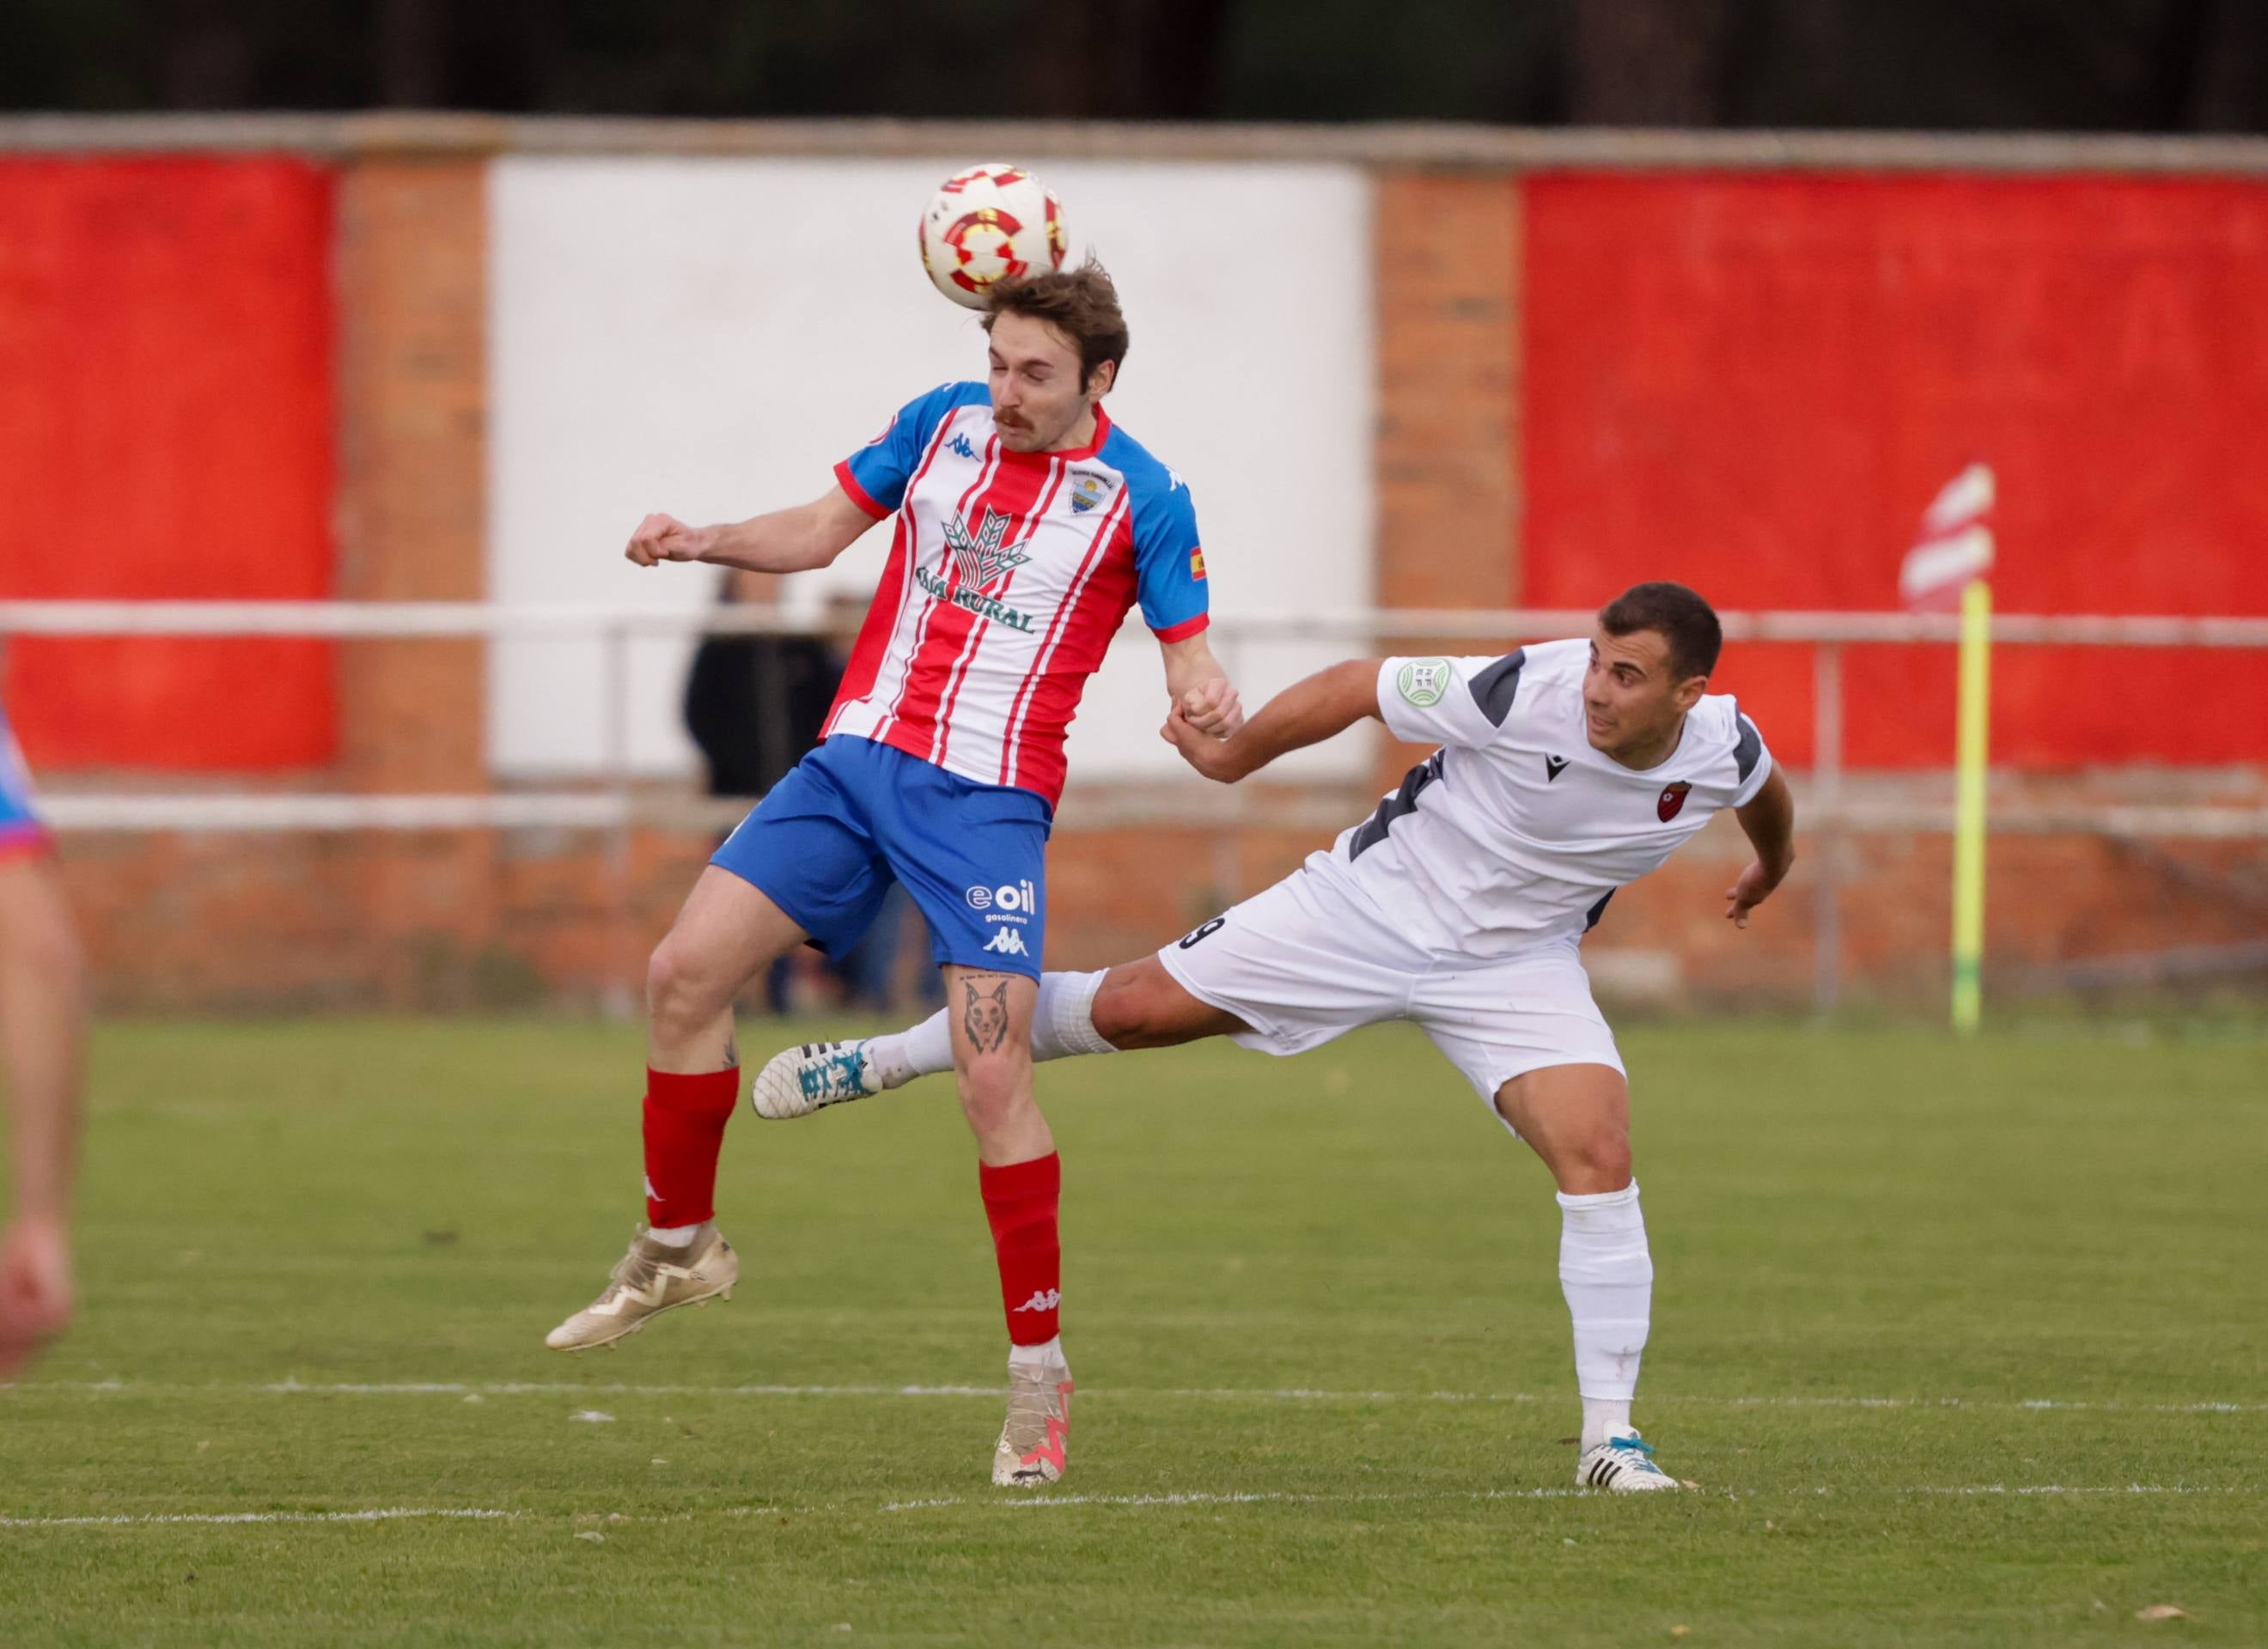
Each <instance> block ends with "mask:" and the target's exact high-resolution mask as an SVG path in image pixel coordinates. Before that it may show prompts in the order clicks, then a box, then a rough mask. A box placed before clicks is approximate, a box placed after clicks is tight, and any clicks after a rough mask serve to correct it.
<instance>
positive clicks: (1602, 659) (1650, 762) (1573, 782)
mask: <svg viewBox="0 0 2268 1649" xmlns="http://www.w3.org/2000/svg"><path fill="white" fill-rule="evenodd" d="M1720 644H1721V632H1720V630H1719V625H1718V622H1717V616H1716V615H1715V614H1714V613H1713V612H1712V611H1711V609H1710V607H1709V605H1708V603H1707V602H1705V600H1702V599H1701V597H1700V596H1698V595H1697V594H1695V593H1693V592H1692V591H1690V590H1688V589H1686V588H1685V587H1684V586H1683V585H1675V584H1642V585H1637V586H1635V587H1633V588H1631V589H1630V590H1628V591H1625V592H1624V593H1623V594H1622V595H1620V596H1619V597H1617V598H1616V600H1613V601H1611V602H1609V604H1608V605H1607V606H1606V607H1603V608H1602V609H1601V611H1600V614H1599V620H1598V626H1597V629H1596V631H1595V633H1594V635H1592V636H1591V637H1589V638H1588V639H1575V640H1569V641H1555V642H1549V643H1545V644H1540V645H1535V646H1528V647H1523V648H1521V649H1519V650H1517V651H1515V652H1510V653H1507V654H1506V655H1504V656H1503V657H1501V658H1494V659H1491V658H1434V659H1421V658H1394V659H1357V660H1352V661H1350V662H1348V663H1345V664H1340V665H1337V666H1332V667H1331V668H1330V669H1328V670H1325V671H1323V672H1322V673H1321V674H1316V675H1314V676H1310V677H1309V678H1308V679H1307V680H1306V681H1302V682H1300V683H1299V684H1297V685H1296V686H1294V687H1292V688H1290V689H1288V690H1287V691H1285V693H1283V694H1281V695H1280V696H1278V697H1277V698H1275V699H1274V700H1272V701H1270V703H1269V704H1268V706H1267V707H1266V708H1265V709H1264V710H1261V711H1260V712H1259V714H1257V715H1256V716H1255V717H1253V718H1251V720H1250V721H1248V722H1247V723H1246V724H1245V725H1244V727H1243V728H1242V730H1241V732H1238V733H1237V734H1236V735H1235V736H1234V737H1233V738H1230V739H1227V740H1216V739H1211V738H1207V737H1205V736H1204V735H1203V734H1202V733H1200V732H1197V730H1195V729H1193V728H1191V727H1189V725H1187V724H1186V723H1185V722H1184V721H1183V720H1182V718H1179V717H1176V718H1174V719H1172V720H1169V721H1168V722H1167V725H1166V728H1165V730H1164V731H1165V736H1166V737H1167V739H1168V740H1171V741H1172V742H1173V743H1174V744H1175V746H1176V747H1178V748H1179V749H1180V750H1181V752H1182V755H1184V756H1185V757H1186V758H1187V759H1188V760H1189V763H1190V765H1192V766H1193V767H1195V768H1197V770H1198V771H1199V772H1201V773H1204V775H1205V776H1206V777H1211V778H1215V779H1219V780H1221V781H1223V782H1224V783H1228V784H1233V783H1235V782H1236V781H1237V780H1239V779H1241V778H1243V777H1246V776H1247V775H1248V774H1250V773H1253V772H1256V771H1257V770H1258V769H1260V768H1262V767H1264V766H1266V765H1267V764H1268V763H1269V762H1271V761H1273V760H1274V759H1275V758H1276V757H1278V756H1279V755H1283V754H1284V753H1285V752H1286V751H1289V750H1296V749H1299V748H1301V747H1304V746H1307V745H1311V744H1316V743H1319V742H1321V741H1322V740H1325V739H1329V738H1330V737H1331V736H1332V735H1334V734H1336V733H1337V732H1341V731H1343V730H1344V729H1345V728H1347V727H1349V726H1351V725H1353V724H1354V723H1355V722H1357V721H1359V720H1360V719H1362V718H1364V717H1366V716H1369V717H1376V718H1379V719H1381V720H1382V721H1383V722H1384V723H1385V724H1386V725H1387V727H1388V730H1390V731H1391V732H1393V733H1394V734H1395V736H1396V737H1397V738H1401V739H1404V740H1412V741H1427V742H1436V743H1438V744H1439V746H1440V748H1438V749H1436V750H1435V751H1434V752H1433V754H1432V755H1431V756H1429V757H1427V758H1426V760H1425V761H1424V762H1420V763H1419V764H1418V766H1416V767H1414V768H1412V769H1410V772H1409V774H1408V775H1407V777H1404V778H1403V781H1402V784H1401V785H1400V786H1399V787H1398V788H1397V789H1395V791H1392V792H1390V793H1389V794H1388V796H1387V797H1386V799H1384V800H1383V801H1381V803H1380V804H1379V806H1378V810H1377V811H1376V812H1375V813H1373V814H1372V815H1371V816H1370V818H1368V819H1367V820H1366V821H1364V822H1362V823H1361V824H1359V825H1357V826H1355V827H1354V828H1351V829H1350V830H1347V831H1345V832H1344V833H1343V834H1342V835H1341V836H1339V838H1338V840H1337V842H1336V843H1333V844H1332V845H1331V847H1330V848H1329V849H1328V850H1324V851H1321V852H1317V853H1315V854H1313V855H1311V856H1310V857H1309V858H1308V859H1307V864H1306V865H1304V866H1302V867H1301V868H1300V870H1298V871H1295V872H1293V873H1292V875H1290V876H1288V877H1286V878H1285V880H1282V881H1280V882H1278V883H1277V884H1276V885H1275V886H1274V887H1270V888H1269V889H1268V890H1267V891H1265V892H1264V893H1262V894H1257V895H1256V896H1255V897H1253V898H1251V899H1248V900H1246V901H1245V902H1243V903H1241V904H1240V905H1237V906H1235V907H1234V908H1233V909H1230V910H1228V911H1226V912H1225V913H1224V914H1222V915H1220V916H1218V917H1214V918H1213V919H1212V920H1211V921H1210V922H1207V923H1205V924H1203V925H1202V926H1200V927H1198V928H1197V930H1196V931H1193V932H1191V933H1189V934H1188V935H1187V936H1186V937H1184V938H1182V939H1179V940H1177V941H1175V943H1173V944H1169V945H1167V946H1165V947H1164V948H1163V949H1161V950H1160V951H1159V952H1158V953H1157V954H1155V955H1154V956H1151V957H1147V958H1145V959H1144V960H1143V961H1138V962H1133V963H1130V964H1127V965H1124V966H1122V967H1117V968H1110V969H1108V970H1107V971H1105V972H1101V973H1092V974H1057V973H1050V974H1049V975H1046V976H1045V978H1044V979H1043V981H1042V988H1041V995H1040V1001H1039V1005H1038V1011H1037V1013H1036V1016H1035V1025H1034V1034H1033V1055H1034V1057H1035V1058H1038V1059H1049V1058H1061V1057H1064V1056H1067V1055H1072V1054H1098V1053H1108V1052H1112V1051H1116V1050H1120V1049H1136V1048H1159V1047H1167V1046H1170V1045H1173V1044H1175V1043H1180V1042H1192V1041H1195V1040H1197V1038H1199V1037H1204V1036H1218V1035H1226V1036H1227V1037H1229V1038H1230V1039H1231V1040H1232V1041H1234V1042H1240V1043H1241V1044H1243V1045H1244V1046H1245V1047H1248V1048H1257V1049H1261V1050H1263V1052H1267V1053H1271V1054H1295V1053H1300V1052H1303V1051H1305V1050H1306V1049H1310V1048H1315V1047H1319V1046H1321V1045H1322V1043H1324V1042H1329V1041H1330V1040H1331V1039H1332V1038H1333V1037H1336V1036H1338V1035H1340V1034H1343V1033H1344V1032H1345V1031H1348V1030H1351V1029H1352V1028H1353V1027H1356V1026H1359V1025H1368V1024H1373V1023H1375V1022H1377V1021H1379V1020H1415V1021H1416V1022H1417V1023H1418V1025H1419V1026H1420V1027H1423V1028H1424V1030H1425V1034H1426V1035H1427V1036H1429V1037H1430V1038H1431V1039H1432V1042H1433V1044H1434V1046H1435V1047H1437V1048H1439V1049H1440V1050H1441V1052H1442V1053H1443V1054H1445V1055H1446V1056H1447V1057H1448V1060H1449V1062H1450V1064H1454V1066H1456V1068H1457V1070H1458V1071H1460V1072H1461V1073H1462V1075H1463V1076H1464V1078H1465V1079H1466V1080H1467V1081H1469V1082H1470V1083H1471V1084H1472V1086H1473V1087H1474V1089H1475V1091H1476V1092H1477V1093H1479V1094H1480V1096H1481V1098H1482V1099H1483V1100H1484V1101H1486V1102H1487V1103H1488V1104H1489V1105H1490V1106H1491V1108H1493V1109H1494V1110H1495V1111H1496V1113H1497V1115H1499V1117H1500V1118H1501V1119H1502V1120H1503V1122H1504V1123H1505V1125H1506V1127H1507V1128H1509V1129H1510V1130H1512V1131H1513V1134H1514V1135H1515V1136H1516V1137H1519V1138H1521V1139H1523V1140H1525V1141H1526V1142H1527V1143H1528V1145H1529V1146H1530V1147H1531V1148H1533V1149H1534V1150H1535V1152H1536V1154H1537V1155H1538V1156H1539V1157H1541V1158H1542V1159H1543V1162H1544V1165H1545V1166H1546V1167H1549V1168H1550V1171H1551V1174H1552V1177H1553V1179H1554V1180H1555V1181H1556V1182H1557V1186H1558V1199H1559V1205H1560V1208H1561V1210H1562V1226H1561V1235H1560V1246H1559V1277H1560V1283H1561V1286H1562V1290H1563V1292H1565V1296H1566V1300H1567V1307H1568V1311H1569V1314H1570V1315H1571V1317H1572V1320H1573V1327H1574V1341H1575V1372H1576V1380H1577V1387H1578V1390H1579V1392H1580V1396H1581V1399H1582V1407H1583V1435H1582V1450H1583V1452H1582V1456H1581V1459H1580V1461H1579V1463H1578V1465H1577V1468H1576V1481H1577V1482H1578V1483H1581V1484H1583V1485H1585V1486H1587V1487H1593V1488H1601V1489H1610V1490H1616V1491H1642V1490H1651V1489H1668V1488H1675V1487H1676V1486H1677V1483H1676V1479H1675V1478H1673V1477H1671V1476H1669V1475H1668V1473H1666V1472H1664V1471H1663V1470H1662V1469H1661V1468H1660V1467H1659V1466H1657V1465H1656V1464H1655V1463H1654V1461H1653V1448H1652V1446H1651V1445H1649V1444H1648V1443H1647V1442H1646V1440H1645V1439H1643V1438H1641V1437H1640V1436H1639V1434H1638V1432H1637V1430H1636V1429H1635V1428H1634V1427H1633V1426H1632V1425H1631V1402H1632V1400H1633V1398H1634V1397H1635V1395H1636V1394H1637V1388H1638V1360H1639V1356H1640V1353H1641V1352H1642V1351H1643V1350H1644V1348H1645V1345H1646V1331H1647V1325H1648V1322H1649V1321H1650V1318H1651V1314H1652V1303H1653V1262H1652V1260H1651V1258H1650V1257H1649V1255H1648V1253H1647V1248H1646V1221H1645V1218H1644V1216H1643V1214H1642V1213H1641V1212H1640V1211H1639V1206H1638V1182H1637V1181H1636V1179H1634V1178H1633V1177H1632V1175H1631V1151H1630V1092H1629V1087H1628V1085H1627V1082H1626V1079H1625V1077H1624V1071H1623V1064H1622V1059H1621V1056H1619V1055H1618V1054H1617V1053H1616V1049H1615V1039H1614V1034H1613V1033H1612V1032H1611V1031H1610V1030H1609V1029H1608V1027H1607V1023H1606V1021H1605V1020H1604V1019H1602V1017H1601V1016H1600V1013H1599V1010H1598V1007H1597V1005H1595V1004H1594V1002H1593V1001H1592V999H1591V990H1590V982H1589V979H1588V977H1587V975H1586V974H1585V973H1584V970H1583V962H1582V955H1581V951H1580V946H1581V941H1582V938H1583V935H1584V934H1585V933H1586V932H1587V931H1589V930H1590V929H1591V928H1592V927H1593V926H1594V925H1595V924H1597V923H1598V921H1599V919H1600V917H1601V916H1602V913H1603V912H1604V911H1605V909H1606V908H1607V903H1608V902H1609V900H1610V899H1612V898H1613V897H1614V894H1615V892H1616V889H1617V888H1619V887H1624V886H1625V885H1626V884H1628V883H1630V882H1632V881H1635V880H1638V878H1639V877H1641V876H1643V875H1645V874H1646V872H1648V871H1651V870H1653V868H1654V867H1655V866H1657V865H1660V864H1661V863H1662V862H1663V861H1664V860H1665V859H1667V858H1668V857H1669V856H1670V854H1671V853H1673V852H1675V850H1677V849H1678V847H1680V846H1681V845H1682V844H1683V843H1685V842H1686V841H1688V840H1689V839H1690V838H1691V837H1692V836H1695V835H1697V833H1698V832H1699V831H1700V829H1701V828H1702V827H1703V826H1704V825H1705V824H1707V823H1708V821H1709V820H1710V818H1711V817H1712V815H1714V814H1715V813H1719V812H1720V811H1722V810H1724V809H1726V808H1730V809H1732V810H1733V811H1734V817H1735V818H1736V819H1737V820H1738V821H1739V822H1740V825H1741V828H1742V830H1743V831H1744V832H1745V833H1746V834H1747V836H1748V837H1749V842H1750V843H1751V844H1752V845H1753V847H1754V849H1755V851H1756V859H1755V861H1754V862H1753V863H1752V864H1750V865H1749V866H1748V867H1747V868H1746V869H1745V870H1743V871H1742V872H1741V874H1740V876H1739V878H1738V879H1737V880H1735V881H1734V884H1733V886H1732V887H1730V888H1728V889H1727V890H1726V909H1725V914H1726V917H1727V918H1728V919H1729V920H1731V921H1732V922H1733V923H1734V924H1735V925H1736V926H1740V927H1743V928H1745V927H1746V926H1747V925H1748V918H1749V912H1750V911H1752V910H1753V909H1755V908H1756V906H1757V905H1758V904H1760V903H1761V902H1763V901H1764V899H1766V898H1767V897H1769V896H1770V895H1771V892H1772V890H1773V889H1774V888H1775V887H1778V885H1779V883H1780V881H1781V880H1782V879H1783V878H1785V877H1786V874H1787V872H1788V869H1789V867H1790V866H1791V865H1793V862H1794V858H1795V855H1794V848H1793V832H1794V805H1793V801H1792V799H1790V797H1789V794H1788V789H1787V784H1786V780H1785V779H1783V778H1782V777H1780V776H1779V774H1778V771H1777V770H1776V769H1775V768H1774V767H1773V764H1772V760H1771V754H1770V753H1769V752H1768V751H1767V750H1766V749H1765V747H1764V740H1763V738H1762V737H1761V736H1760V735H1759V734H1758V733H1757V732H1756V724H1755V723H1754V722H1752V721H1751V720H1749V718H1748V717H1746V716H1744V715H1742V713H1741V711H1740V709H1739V706H1738V705H1737V704H1735V703H1734V701H1733V699H1732V698H1731V697H1729V696H1725V695H1721V694H1712V693H1710V692H1709V691H1708V686H1709V675H1710V673H1711V672H1712V670H1714V669H1715V667H1716V664H1717V655H1718V652H1719V646H1720ZM951 1065H952V1055H951V1046H950V1040H949V1033H948V1029H947V1027H946V1016H945V1015H943V1014H939V1015H938V1016H936V1017H935V1018H934V1019H932V1020H929V1021H927V1022H926V1023H924V1024H923V1025H920V1026H917V1027H914V1028H913V1029H912V1030H910V1031H908V1032H905V1033H902V1034H899V1035H895V1036H882V1037H876V1038H873V1039H871V1040H868V1041H865V1042H850V1043H841V1044H830V1045H828V1046H827V1048H826V1049H825V1051H824V1052H817V1053H814V1052H812V1051H808V1050H806V1049H789V1050H788V1051H787V1052H785V1053H783V1054H781V1055H779V1056H777V1057H776V1058H774V1059H773V1060H772V1061H771V1062H770V1064H768V1065H767V1066H766V1067H765V1068H764V1070H763V1071H762V1073H761V1074H760V1075H759V1076H758V1078H757V1079H756V1082H755V1088H754V1092H753V1094H752V1099H753V1101H754V1103H755V1107H756V1108H757V1110H758V1112H759V1113H760V1114H762V1115H768V1116H774V1117H788V1116H800V1115H807V1114H808V1113H810V1112H811V1111H814V1110H817V1109H819V1108H821V1107H822V1106H826V1105H830V1104H835V1103H837V1102H839V1101H843V1100H851V1099H858V1098H862V1097H865V1095H867V1094H870V1093H879V1092H880V1091H882V1090H884V1089H887V1088H893V1087H896V1086H900V1085H902V1083H905V1082H908V1081H910V1080H911V1079H912V1078H914V1077H916V1076H918V1075H922V1074H924V1073H926V1072H929V1071H946V1070H949V1069H951Z"/></svg>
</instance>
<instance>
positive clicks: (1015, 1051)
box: [954, 1045, 1032, 1139]
mask: <svg viewBox="0 0 2268 1649" xmlns="http://www.w3.org/2000/svg"><path fill="white" fill-rule="evenodd" d="M954 1052H955V1063H954V1078H956V1079H957V1080H958V1081H959V1083H960V1085H961V1115H964V1116H966V1117H967V1118H968V1125H969V1127H970V1128H971V1129H973V1130H976V1137H978V1138H979V1139H987V1138H990V1137H993V1136H994V1135H996V1134H998V1132H1000V1131H1001V1130H1004V1129H1006V1128H1008V1127H1009V1126H1011V1125H1012V1124H1013V1123H1014V1121H1015V1120H1016V1118H1017V1117H1018V1115H1020V1113H1021V1112H1022V1110H1023V1109H1024V1108H1026V1107H1027V1106H1029V1105H1030V1104H1031V1102H1032V1059H1031V1050H1030V1049H1023V1048H1015V1047H1013V1046H1008V1045H1003V1046H1001V1047H999V1048H996V1049H991V1050H990V1051H989V1052H986V1053H972V1052H970V1051H969V1050H968V1049H955V1050H954Z"/></svg>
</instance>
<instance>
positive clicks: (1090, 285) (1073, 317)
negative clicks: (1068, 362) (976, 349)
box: [984, 256, 1127, 389]
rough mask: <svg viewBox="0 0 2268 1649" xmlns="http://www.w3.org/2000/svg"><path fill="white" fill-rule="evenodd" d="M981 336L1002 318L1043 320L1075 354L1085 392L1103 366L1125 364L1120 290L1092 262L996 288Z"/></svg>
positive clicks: (990, 295)
mask: <svg viewBox="0 0 2268 1649" xmlns="http://www.w3.org/2000/svg"><path fill="white" fill-rule="evenodd" d="M987 299H988V301H987V303H986V305H985V313H984V330H985V333H986V334H987V335H990V333H991V330H992V323H993V322H994V321H996V320H999V319H1000V317H1001V316H1003V315H1027V316H1029V317H1030V318H1031V319H1032V320H1044V321H1046V322H1047V323H1048V324H1049V326H1051V327H1053V328H1055V329H1056V330H1057V331H1058V332H1060V333H1062V334H1063V335H1064V336H1065V337H1066V338H1069V339H1070V340H1071V342H1072V343H1074V344H1076V345H1077V346H1078V348H1079V386H1080V387H1081V388H1082V389H1083V388H1085V387H1086V383H1087V380H1088V379H1091V378H1093V377H1094V369H1095V368H1096V367H1098V366H1100V365H1101V364H1103V363H1104V362H1105V361H1108V362H1109V363H1110V364H1111V365H1112V366H1113V367H1114V368H1115V367H1116V366H1117V365H1118V364H1119V363H1120V362H1122V361H1123V360H1124V359H1125V358H1126V343H1127V338H1126V317H1125V315H1124V314H1123V313H1120V311H1119V308H1118V288H1117V287H1116V285H1115V284H1113V283H1112V282H1111V279H1110V271H1109V270H1108V269H1104V268H1103V267H1102V265H1101V263H1100V262H1098V261H1096V260H1095V259H1094V257H1092V256H1090V257H1088V259H1087V261H1086V262H1085V263H1082V264H1081V265H1079V268H1077V269H1042V271H1040V273H1038V274H1037V275H1024V276H1015V277H1014V278H1013V279H1009V280H1005V281H1002V282H1000V283H998V285H996V286H994V287H992V288H991V289H990V292H989V293H988V294H987Z"/></svg>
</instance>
